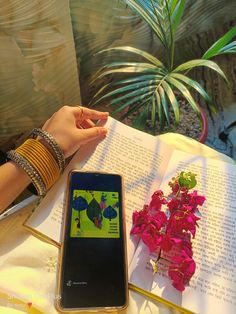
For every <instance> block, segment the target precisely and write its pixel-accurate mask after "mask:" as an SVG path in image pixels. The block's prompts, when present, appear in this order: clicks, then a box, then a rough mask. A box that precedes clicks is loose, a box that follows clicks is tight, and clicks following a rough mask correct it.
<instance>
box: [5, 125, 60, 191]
mask: <svg viewBox="0 0 236 314" xmlns="http://www.w3.org/2000/svg"><path fill="white" fill-rule="evenodd" d="M42 142H44V143H45V145H44V144H43V143H42ZM7 157H8V158H9V159H10V160H12V161H13V162H15V163H16V164H17V165H19V166H20V167H21V168H22V169H23V170H24V171H25V172H26V173H27V175H28V176H29V177H30V179H31V181H32V183H33V185H34V186H35V188H36V190H37V193H38V195H40V196H44V195H45V194H46V192H47V190H48V189H50V187H51V186H52V185H53V184H54V183H55V182H56V180H57V179H58V178H59V176H60V174H61V173H62V171H63V170H64V167H65V158H64V155H63V152H62V150H61V148H60V146H59V145H58V144H57V142H56V141H55V139H54V138H53V137H52V136H51V135H50V134H49V133H47V132H46V131H43V130H41V129H33V131H32V132H31V134H30V138H29V139H27V140H26V141H25V142H24V143H23V144H22V145H21V146H20V147H18V148H17V149H16V150H10V151H9V152H8V153H7Z"/></svg>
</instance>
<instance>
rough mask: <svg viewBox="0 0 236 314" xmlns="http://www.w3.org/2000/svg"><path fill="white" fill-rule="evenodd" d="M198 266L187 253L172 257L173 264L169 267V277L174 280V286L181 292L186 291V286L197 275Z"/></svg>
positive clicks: (183, 252)
mask: <svg viewBox="0 0 236 314" xmlns="http://www.w3.org/2000/svg"><path fill="white" fill-rule="evenodd" d="M195 269H196V264H195V262H194V260H193V259H192V258H191V257H189V256H188V255H187V254H186V252H185V251H181V255H177V256H176V255H175V256H173V257H172V264H171V265H170V266H169V270H168V275H169V277H170V278H171V280H172V285H173V286H174V287H175V288H176V289H177V290H179V291H184V289H185V285H186V284H187V283H188V282H189V280H190V279H191V277H192V276H193V274H194V273H195Z"/></svg>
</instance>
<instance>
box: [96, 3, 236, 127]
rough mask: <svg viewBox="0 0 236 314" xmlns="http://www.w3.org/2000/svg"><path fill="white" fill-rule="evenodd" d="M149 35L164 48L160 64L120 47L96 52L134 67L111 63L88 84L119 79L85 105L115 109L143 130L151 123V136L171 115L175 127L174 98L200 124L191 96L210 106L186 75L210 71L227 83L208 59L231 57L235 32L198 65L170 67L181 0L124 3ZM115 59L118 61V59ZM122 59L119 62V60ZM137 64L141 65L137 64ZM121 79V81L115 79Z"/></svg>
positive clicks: (193, 62) (196, 62)
mask: <svg viewBox="0 0 236 314" xmlns="http://www.w3.org/2000/svg"><path fill="white" fill-rule="evenodd" d="M124 1H125V2H126V3H127V5H128V6H129V7H130V8H131V9H132V10H134V11H135V12H136V13H137V14H138V15H139V16H140V17H141V18H142V19H143V20H144V21H145V22H146V23H147V24H148V25H149V26H150V27H151V29H152V31H153V33H154V34H155V35H156V36H157V38H158V39H159V40H160V42H161V44H162V45H163V47H164V52H165V53H164V56H165V60H159V59H158V58H156V56H154V55H151V54H150V53H148V52H145V51H143V50H140V49H137V48H134V47H129V46H122V47H114V48H108V49H105V50H102V51H100V52H99V54H102V53H105V52H106V53H108V52H112V53H119V54H120V56H121V53H125V54H127V53H128V54H130V55H132V54H133V55H136V56H137V57H138V58H139V60H143V61H142V62H141V61H137V62H130V61H120V60H119V61H114V62H110V63H107V64H106V65H105V66H103V67H102V68H101V69H100V70H99V71H98V72H97V73H96V74H95V76H94V79H93V82H94V81H95V80H97V79H102V78H104V77H107V76H110V75H117V74H118V75H119V79H118V80H116V81H114V80H112V81H111V82H110V83H108V84H106V85H104V86H102V88H100V89H99V91H98V92H97V93H96V94H95V95H94V97H93V100H92V103H91V105H92V106H95V105H96V104H97V103H98V102H102V101H104V102H106V103H107V100H108V99H109V105H111V106H116V109H115V110H114V111H113V113H114V114H116V113H118V112H122V113H124V112H125V113H124V114H122V116H121V120H122V119H124V118H126V117H128V116H131V115H133V114H134V113H136V114H137V113H138V115H137V117H136V118H135V120H134V126H136V127H138V128H142V129H143V128H144V126H145V124H146V121H147V119H149V120H151V126H152V130H153V133H155V129H156V126H157V125H158V122H159V127H160V129H161V130H162V129H163V127H164V126H165V125H167V126H168V127H169V128H170V127H171V115H170V112H171V111H172V112H173V115H174V124H175V126H176V125H178V123H179V121H180V104H179V101H178V97H177V95H180V97H181V98H182V99H185V100H186V101H187V102H188V104H189V105H190V106H191V108H192V109H193V110H194V111H195V112H196V114H197V115H198V117H199V118H200V108H199V106H198V104H197V103H196V101H195V99H194V97H193V95H192V91H194V92H197V93H199V94H200V95H201V96H202V97H203V99H204V100H205V101H206V102H208V103H209V104H210V107H211V108H212V109H214V106H213V105H212V104H211V98H210V96H209V95H208V93H207V92H206V90H205V89H204V88H203V87H202V86H201V85H200V84H199V83H198V82H197V81H196V80H194V79H192V78H190V76H189V75H188V73H189V71H190V70H192V69H193V68H196V67H202V66H203V67H207V68H209V69H210V70H213V71H216V72H217V73H218V74H219V75H220V76H221V77H222V78H223V79H224V80H225V81H226V82H227V78H226V76H225V74H224V72H223V71H222V70H221V68H220V67H219V66H218V65H217V64H216V63H215V62H213V61H210V60H208V59H210V58H212V57H214V56H217V55H221V54H228V53H235V52H236V41H233V42H230V41H231V40H232V39H233V37H234V36H235V35H236V26H234V27H232V28H231V29H230V30H229V31H228V32H227V33H226V34H225V35H224V36H223V37H221V38H220V39H219V40H218V41H217V42H216V43H215V44H213V45H212V46H211V47H210V48H209V49H208V50H207V51H206V52H205V54H204V55H203V56H202V58H200V59H194V60H191V61H187V62H185V63H182V64H180V65H176V64H175V53H176V50H175V35H176V31H177V28H178V26H179V24H180V22H181V18H182V15H183V12H184V8H185V3H186V1H185V0H124ZM120 58H121V57H120ZM122 58H123V57H122ZM140 58H141V59H140ZM120 75H126V76H128V77H126V78H120Z"/></svg>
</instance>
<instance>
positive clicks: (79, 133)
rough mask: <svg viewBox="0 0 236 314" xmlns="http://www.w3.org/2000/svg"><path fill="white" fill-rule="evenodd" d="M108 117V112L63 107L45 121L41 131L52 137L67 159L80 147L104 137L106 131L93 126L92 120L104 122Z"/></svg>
mask: <svg viewBox="0 0 236 314" xmlns="http://www.w3.org/2000/svg"><path fill="white" fill-rule="evenodd" d="M108 115H109V113H108V112H100V111H97V110H92V109H89V108H85V107H79V106H77V107H70V106H64V107H62V108H61V109H60V110H58V111H57V112H55V113H54V114H53V115H52V117H51V118H50V119H49V120H47V121H46V123H45V124H44V125H43V127H42V129H43V130H45V131H47V132H48V133H50V134H51V135H52V136H53V137H54V139H55V140H56V142H57V143H58V144H59V146H60V147H61V149H62V151H63V153H64V156H65V158H67V157H69V156H71V155H72V154H73V153H75V152H76V151H77V150H78V148H79V147H80V146H81V145H83V144H86V143H88V142H90V141H92V140H94V139H96V138H104V137H105V136H106V134H107V129H106V128H104V127H98V126H95V125H94V122H93V121H92V120H106V119H107V117H108Z"/></svg>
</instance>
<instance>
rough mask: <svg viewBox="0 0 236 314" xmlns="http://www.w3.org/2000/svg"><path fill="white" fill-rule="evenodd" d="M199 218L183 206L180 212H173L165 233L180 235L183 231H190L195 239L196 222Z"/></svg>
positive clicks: (189, 208) (186, 206)
mask: <svg viewBox="0 0 236 314" xmlns="http://www.w3.org/2000/svg"><path fill="white" fill-rule="evenodd" d="M199 219H200V218H199V217H197V216H196V215H194V213H192V212H191V207H190V206H188V205H183V207H182V209H181V210H178V211H176V212H174V213H173V214H172V215H171V217H170V219H169V221H168V224H167V231H168V232H171V233H173V234H181V233H183V230H184V231H190V232H191V234H192V235H193V238H194V237H195V233H196V226H197V221H198V220H199Z"/></svg>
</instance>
